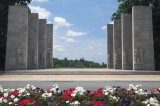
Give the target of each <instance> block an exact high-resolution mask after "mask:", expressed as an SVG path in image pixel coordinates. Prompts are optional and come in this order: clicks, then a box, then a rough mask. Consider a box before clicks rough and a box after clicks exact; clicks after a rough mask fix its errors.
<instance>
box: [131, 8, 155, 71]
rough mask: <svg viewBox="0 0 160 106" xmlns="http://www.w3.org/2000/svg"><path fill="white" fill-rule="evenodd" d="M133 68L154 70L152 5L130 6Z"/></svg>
mask: <svg viewBox="0 0 160 106" xmlns="http://www.w3.org/2000/svg"><path fill="white" fill-rule="evenodd" d="M132 27H133V30H132V39H133V69H134V70H155V64H154V45H153V23H152V7H149V6H134V7H132Z"/></svg>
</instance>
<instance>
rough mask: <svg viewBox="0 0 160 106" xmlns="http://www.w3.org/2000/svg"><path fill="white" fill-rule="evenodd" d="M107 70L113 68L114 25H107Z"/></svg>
mask: <svg viewBox="0 0 160 106" xmlns="http://www.w3.org/2000/svg"><path fill="white" fill-rule="evenodd" d="M107 68H108V69H112V68H113V24H107Z"/></svg>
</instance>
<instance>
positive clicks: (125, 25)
mask: <svg viewBox="0 0 160 106" xmlns="http://www.w3.org/2000/svg"><path fill="white" fill-rule="evenodd" d="M121 27H122V28H121V29H122V30H121V34H122V69H123V70H132V69H133V60H132V58H133V57H132V14H127V13H125V14H122V15H121Z"/></svg>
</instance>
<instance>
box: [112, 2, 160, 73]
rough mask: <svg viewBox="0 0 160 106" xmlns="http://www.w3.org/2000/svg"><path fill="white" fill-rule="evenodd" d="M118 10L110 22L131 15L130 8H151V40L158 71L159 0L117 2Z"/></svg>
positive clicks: (159, 39) (159, 50)
mask: <svg viewBox="0 0 160 106" xmlns="http://www.w3.org/2000/svg"><path fill="white" fill-rule="evenodd" d="M117 1H118V2H120V5H119V7H118V10H117V11H116V12H115V13H113V15H112V18H111V20H114V19H119V18H121V14H122V13H132V6H151V7H153V39H154V56H155V67H156V70H159V69H160V20H159V19H160V0H117Z"/></svg>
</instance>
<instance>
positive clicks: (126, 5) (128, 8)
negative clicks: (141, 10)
mask: <svg viewBox="0 0 160 106" xmlns="http://www.w3.org/2000/svg"><path fill="white" fill-rule="evenodd" d="M117 1H118V2H120V3H121V4H120V5H119V7H118V10H117V11H116V12H115V13H113V15H112V18H111V20H114V19H119V18H120V17H121V14H122V13H132V6H152V7H160V0H117Z"/></svg>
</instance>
